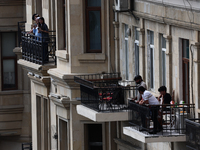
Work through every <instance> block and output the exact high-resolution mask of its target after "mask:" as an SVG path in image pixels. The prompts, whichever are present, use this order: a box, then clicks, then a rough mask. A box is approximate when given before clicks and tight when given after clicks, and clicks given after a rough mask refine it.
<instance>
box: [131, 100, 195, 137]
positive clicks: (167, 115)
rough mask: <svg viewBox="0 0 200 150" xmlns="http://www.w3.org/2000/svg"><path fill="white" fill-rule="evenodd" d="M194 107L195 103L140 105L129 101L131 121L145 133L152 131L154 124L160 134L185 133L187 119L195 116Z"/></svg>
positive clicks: (135, 127) (137, 128)
mask: <svg viewBox="0 0 200 150" xmlns="http://www.w3.org/2000/svg"><path fill="white" fill-rule="evenodd" d="M194 107H195V105H194V104H176V105H165V104H163V105H148V104H146V105H139V104H138V103H135V102H134V101H129V123H130V125H132V127H133V128H134V129H136V130H139V131H141V132H143V133H145V134H149V133H150V132H152V131H153V129H154V126H156V129H157V130H156V132H157V133H159V134H160V135H180V134H185V133H186V123H185V119H188V118H194V113H193V111H194ZM154 115H155V118H153V117H154ZM155 119H156V120H155ZM159 127H160V128H159Z"/></svg>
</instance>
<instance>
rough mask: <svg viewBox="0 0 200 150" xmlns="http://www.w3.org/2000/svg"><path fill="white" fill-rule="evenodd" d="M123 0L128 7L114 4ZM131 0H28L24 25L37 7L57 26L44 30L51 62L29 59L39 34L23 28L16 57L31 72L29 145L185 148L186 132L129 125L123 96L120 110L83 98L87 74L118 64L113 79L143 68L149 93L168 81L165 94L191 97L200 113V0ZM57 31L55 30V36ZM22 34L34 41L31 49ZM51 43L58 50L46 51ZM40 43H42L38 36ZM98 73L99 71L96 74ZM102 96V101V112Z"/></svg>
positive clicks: (76, 149) (61, 149)
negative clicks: (153, 131)
mask: <svg viewBox="0 0 200 150" xmlns="http://www.w3.org/2000/svg"><path fill="white" fill-rule="evenodd" d="M126 2H127V5H126V7H125V8H123V7H120V6H119V7H118V5H121V4H123V3H126ZM128 2H131V1H128V0H121V1H114V0H109V1H108V0H92V1H91V0H84V1H83V0H57V1H54V0H49V1H47V0H41V1H39V0H35V1H31V0H27V1H26V21H27V22H26V25H25V27H26V31H29V30H30V29H31V27H32V24H33V21H32V18H31V16H32V14H34V13H39V15H40V16H43V17H44V18H45V22H46V24H47V25H48V27H49V30H51V31H55V32H49V35H50V41H53V42H50V44H51V46H50V45H49V56H54V53H55V56H56V63H55V62H53V61H52V62H50V61H49V62H47V63H46V62H45V63H43V62H42V63H37V61H35V62H34V60H32V58H36V60H37V59H40V58H39V57H40V54H38V53H39V52H38V51H37V48H34V46H36V47H37V46H38V45H40V44H38V43H42V42H43V41H42V42H38V43H37V42H36V43H37V45H36V44H34V42H35V41H34V40H32V39H33V38H30V37H28V38H25V36H24V37H23V38H24V41H22V59H20V60H18V64H19V65H20V66H21V67H23V68H24V70H25V71H27V72H28V77H29V79H30V86H31V119H32V143H33V149H34V150H46V149H51V150H65V149H71V150H83V149H85V150H87V149H92V150H93V149H95V150H98V149H101V150H114V149H117V150H130V149H131V150H133V149H147V150H148V149H155V150H156V149H169V150H171V149H186V135H185V133H184V134H179V135H167V136H164V135H156V136H155V135H144V134H143V133H141V132H139V131H136V130H134V129H133V128H131V127H130V126H131V125H130V124H129V122H128V121H129V111H127V110H126V111H125V110H124V109H123V110H121V108H122V107H123V108H124V107H125V106H124V105H127V104H128V99H125V100H124V101H125V102H124V103H123V104H122V103H120V104H118V103H114V105H117V109H119V108H120V110H119V111H116V110H115V109H114V108H111V104H110V103H109V101H106V102H102V99H103V98H100V102H97V105H98V106H97V107H98V108H96V110H95V109H92V108H91V107H88V106H89V104H88V103H87V104H86V103H84V100H85V99H83V96H84V94H85V93H87V92H88V91H91V92H90V93H87V94H88V95H90V94H91V93H93V92H94V91H92V90H93V89H94V88H93V89H92V90H91V88H89V89H87V90H85V89H84V87H83V85H84V84H83V82H84V83H86V82H87V81H90V82H89V84H90V85H91V84H93V83H92V82H96V81H105V80H107V79H108V78H109V79H110V78H111V77H110V74H105V73H111V74H112V75H113V74H114V73H116V72H121V77H118V76H117V75H116V74H114V75H113V76H114V77H113V76H112V78H111V79H112V80H118V79H119V80H123V81H125V82H126V81H133V79H134V76H135V75H137V74H140V75H141V76H142V77H143V79H144V81H145V82H146V83H147V87H148V90H149V91H150V92H151V93H152V94H153V95H155V96H159V92H158V90H157V89H158V88H159V87H160V86H162V85H165V86H166V87H167V90H168V92H169V93H170V94H172V93H174V96H173V97H174V100H175V102H177V103H179V102H180V101H182V100H183V101H185V103H187V104H195V115H196V118H198V116H199V114H198V113H199V106H198V98H199V92H198V87H199V75H198V70H199V24H200V22H199V21H198V15H199V11H198V8H200V3H199V2H197V1H181V0H176V1H169V0H168V1H167V0H164V1H163V0H162V1H161V0H157V1H151V0H135V1H134V2H132V3H131V4H129V3H128ZM128 4H129V5H128ZM122 9H123V10H122ZM25 35H26V34H25ZM54 35H55V37H56V38H52V37H54ZM29 40H30V41H32V42H30V43H29V42H28V41H29ZM23 42H24V43H28V45H31V44H32V46H33V47H31V48H30V47H29V48H30V49H31V50H30V51H28V50H27V45H23ZM52 43H54V44H55V45H56V51H50V50H51V47H52ZM55 45H54V48H55ZM39 48H42V49H40V50H43V44H41V45H40V46H39ZM37 52H38V53H37ZM50 58H51V57H49V59H50ZM53 58H55V57H52V58H51V59H52V60H55V59H53ZM102 72H103V74H101V73H102ZM97 73H98V75H99V77H97V76H98V75H97V76H95V75H94V74H97ZM89 74H90V75H89ZM91 74H92V75H91ZM81 75H82V76H81ZM106 78H107V79H106ZM75 79H76V80H75ZM81 81H83V82H81ZM85 81H86V82H85ZM78 83H80V84H81V86H80V85H79V84H78ZM87 83H88V82H87ZM89 84H88V85H87V88H88V87H89V86H90V85H89ZM95 86H96V87H97V85H95ZM126 88H127V87H124V88H123V90H126ZM102 89H103V88H101V89H100V91H101V93H98V96H99V97H100V94H103V92H102V91H103V90H102ZM84 90H85V91H84ZM84 92H85V93H84ZM94 93H95V92H94ZM107 94H110V95H112V94H113V95H114V92H108V93H107ZM124 96H125V95H124ZM88 97H89V96H88ZM117 97H120V96H119V95H118V96H117ZM99 104H101V105H103V106H102V108H99V107H100V105H99ZM104 104H106V108H107V109H106V111H104V112H103V111H102V110H104V109H105V107H104ZM114 105H113V103H112V106H114ZM119 105H120V106H119ZM121 106H122V107H121ZM183 114H184V113H183Z"/></svg>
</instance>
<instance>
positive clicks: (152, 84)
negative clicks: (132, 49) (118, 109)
mask: <svg viewBox="0 0 200 150" xmlns="http://www.w3.org/2000/svg"><path fill="white" fill-rule="evenodd" d="M150 59H151V62H150V68H151V74H150V78H151V88H154V70H153V65H154V63H153V61H154V59H153V48H150Z"/></svg>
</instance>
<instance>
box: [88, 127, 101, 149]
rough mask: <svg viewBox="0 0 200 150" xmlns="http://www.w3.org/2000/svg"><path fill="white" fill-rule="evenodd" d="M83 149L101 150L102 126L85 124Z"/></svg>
mask: <svg viewBox="0 0 200 150" xmlns="http://www.w3.org/2000/svg"><path fill="white" fill-rule="evenodd" d="M84 129H85V149H87V150H103V134H102V124H85V125H84Z"/></svg>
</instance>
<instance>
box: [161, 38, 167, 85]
mask: <svg viewBox="0 0 200 150" xmlns="http://www.w3.org/2000/svg"><path fill="white" fill-rule="evenodd" d="M163 39H164V37H163V34H160V43H161V57H160V58H161V63H162V66H161V75H162V79H161V83H162V85H164V86H166V84H167V74H166V72H167V69H166V47H165V48H164V47H163V44H162V43H163ZM165 42H166V40H165ZM163 53H164V54H165V64H164V61H163ZM164 65H165V67H164V68H165V71H164V69H163V66H164ZM164 72H165V73H164ZM164 80H165V81H164Z"/></svg>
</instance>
